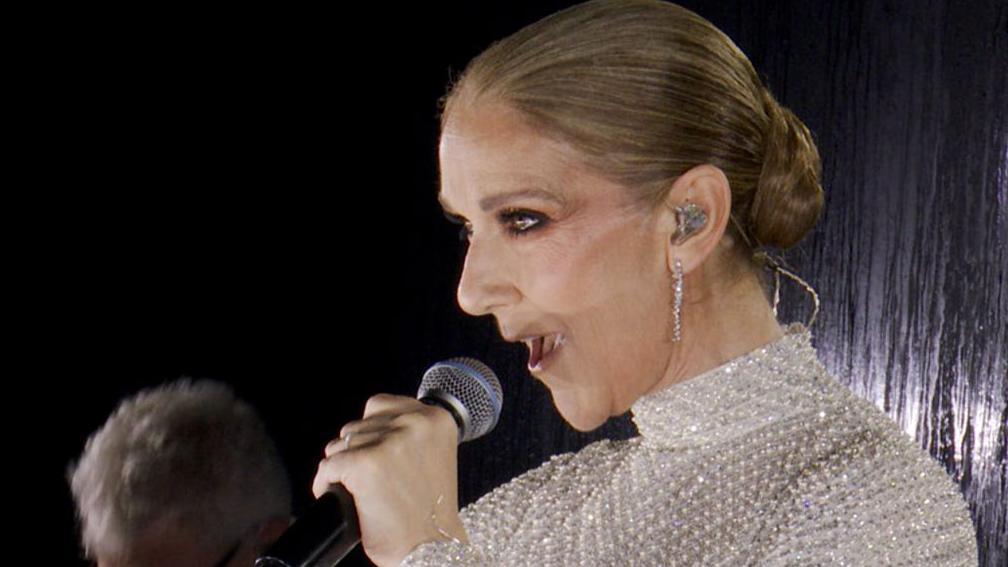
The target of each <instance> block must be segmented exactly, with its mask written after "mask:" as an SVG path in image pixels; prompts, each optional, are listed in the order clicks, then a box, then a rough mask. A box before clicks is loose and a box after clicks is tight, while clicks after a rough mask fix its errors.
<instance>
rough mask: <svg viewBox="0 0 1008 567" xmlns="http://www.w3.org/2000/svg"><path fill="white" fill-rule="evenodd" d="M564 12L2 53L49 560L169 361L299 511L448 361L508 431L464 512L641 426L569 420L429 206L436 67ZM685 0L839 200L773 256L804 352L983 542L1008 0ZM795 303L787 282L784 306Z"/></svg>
mask: <svg viewBox="0 0 1008 567" xmlns="http://www.w3.org/2000/svg"><path fill="white" fill-rule="evenodd" d="M425 4H427V3H425ZM571 4H573V2H545V1H537V2H531V1H529V2H503V1H499V2H441V3H436V4H434V3H431V4H430V5H424V6H423V7H404V6H399V5H396V6H375V7H369V8H361V7H351V8H346V7H340V8H338V9H332V8H330V9H328V10H326V11H325V12H312V11H295V10H293V9H284V10H277V9H273V10H262V11H256V10H253V9H250V8H248V7H242V8H241V9H235V10H234V11H226V12H225V11H217V12H213V13H211V12H207V11H205V10H198V11H197V10H188V9H186V10H183V9H178V8H175V9H162V10H161V11H159V10H156V9H152V8H143V9H140V10H134V11H122V10H118V9H117V10H112V9H108V11H107V12H96V11H95V8H92V7H89V8H88V9H87V10H86V11H79V12H67V11H61V12H59V13H56V12H54V13H45V14H34V15H32V17H31V18H30V20H29V21H28V23H29V24H30V29H31V30H33V31H34V32H35V33H33V34H31V35H32V40H30V41H29V42H26V44H25V49H24V50H25V51H31V52H32V53H33V54H35V55H36V56H40V57H39V59H38V64H30V65H23V66H22V65H21V62H20V60H19V63H18V64H17V66H18V67H19V70H20V71H22V72H23V73H24V75H23V76H24V80H23V81H20V82H18V83H17V85H16V89H17V91H18V92H19V93H23V94H24V96H25V99H26V102H27V103H30V104H26V105H25V106H24V107H21V108H18V109H17V112H16V115H17V117H18V118H19V119H20V120H23V121H24V126H25V128H24V130H23V131H21V133H20V134H19V137H18V139H17V142H18V143H17V144H16V145H17V149H16V150H15V153H14V154H13V157H14V159H15V160H17V159H19V158H23V161H22V163H21V164H19V165H20V166H21V167H23V168H24V169H23V170H22V171H23V172H24V173H26V174H27V175H26V177H24V178H23V180H22V182H21V183H19V184H18V185H19V188H23V190H21V191H17V194H18V197H17V198H16V199H17V200H16V201H14V204H15V205H16V206H13V207H11V208H10V209H8V211H7V212H6V213H5V215H4V216H5V217H8V220H10V221H11V222H17V221H22V222H24V221H27V222H24V229H23V230H19V231H17V232H16V233H15V234H14V235H13V236H12V239H11V240H10V241H9V243H8V244H9V245H10V246H11V248H12V255H11V257H12V258H13V260H14V261H16V262H23V263H24V264H23V266H24V270H23V271H20V272H18V273H23V274H26V275H27V278H25V281H26V283H27V285H26V287H27V290H26V291H28V292H29V293H27V294H25V295H24V296H23V297H24V299H21V296H19V298H18V301H16V302H15V303H16V305H14V308H15V309H16V310H18V311H19V312H23V314H25V315H27V317H26V318H25V319H24V321H25V322H24V324H20V326H19V330H20V331H21V332H20V333H19V341H18V342H17V343H14V344H13V349H14V350H18V351H20V352H18V353H15V354H22V355H27V356H26V358H27V360H28V361H29V364H28V366H27V371H23V372H21V373H20V375H19V376H18V378H19V379H20V380H21V381H24V382H27V383H28V389H27V390H25V391H27V392H29V394H28V400H27V401H25V402H24V403H23V404H21V403H20V402H18V401H17V399H18V398H15V402H14V403H15V404H17V405H23V406H27V407H28V408H31V407H33V406H34V405H36V404H43V405H45V407H46V408H47V409H46V414H48V412H49V411H53V412H54V414H55V415H58V416H59V417H58V420H55V422H56V423H58V424H59V425H58V426H57V427H56V428H55V430H54V433H46V435H45V438H46V441H45V443H44V447H45V453H46V456H45V459H44V460H43V461H42V462H43V469H44V471H43V477H44V484H45V486H46V488H45V489H44V492H43V493H42V494H43V496H42V497H41V498H42V500H43V502H42V504H43V508H44V509H50V510H52V511H53V512H52V514H48V515H47V516H46V520H45V522H44V525H48V524H49V522H53V525H54V526H55V527H56V533H57V534H58V535H57V537H58V540H59V541H58V544H57V545H56V550H55V551H54V553H55V554H56V558H57V560H56V562H57V563H60V564H82V563H80V562H79V561H77V559H76V558H77V557H78V555H79V552H78V550H77V547H76V533H75V531H74V520H73V510H72V503H71V500H70V496H69V491H68V489H67V488H66V482H65V479H64V478H63V475H64V471H65V468H66V466H67V464H68V463H69V462H70V461H71V460H72V459H74V458H75V457H76V456H77V455H78V454H79V452H80V450H81V448H82V447H83V443H84V441H85V439H86V438H87V436H88V434H89V433H90V432H92V431H93V430H94V429H96V428H97V427H99V426H100V425H101V424H102V423H103V421H104V419H105V418H106V417H107V415H108V413H109V412H110V411H111V410H112V409H113V408H114V407H115V405H116V403H117V402H118V401H119V400H120V399H121V398H122V397H124V396H127V395H130V394H132V393H134V392H136V391H137V390H138V389H140V388H142V387H145V386H149V385H153V384H156V383H159V382H162V381H165V380H170V379H173V378H177V377H179V376H181V375H188V376H195V377H207V378H215V379H219V380H224V381H227V382H229V383H231V384H232V385H233V386H234V387H235V389H236V390H237V392H238V393H239V395H240V396H242V397H244V398H246V399H248V400H249V401H251V402H252V403H253V404H254V405H255V406H256V407H257V408H258V409H259V410H260V412H261V413H262V414H263V416H264V417H265V419H266V420H267V422H268V423H269V425H270V427H271V429H272V431H273V433H274V435H275V436H276V438H277V440H278V442H279V444H280V446H281V450H282V452H283V453H284V456H285V458H286V460H287V463H288V465H289V468H290V472H291V475H292V477H293V481H294V486H295V505H296V509H297V510H298V511H300V510H303V509H304V507H305V506H306V505H307V504H308V503H309V502H310V500H311V494H310V483H311V478H312V476H313V474H314V469H315V466H316V464H317V461H318V458H319V456H320V453H321V450H322V447H323V445H324V444H325V442H326V441H327V440H328V439H330V438H331V437H333V436H335V435H336V434H337V432H338V430H339V428H340V426H341V425H342V424H343V423H345V422H346V421H349V420H352V419H356V418H358V417H359V415H360V413H361V411H362V409H363V404H364V401H365V400H366V399H367V397H368V396H369V395H370V394H372V393H376V392H381V391H386V392H392V393H399V394H413V393H414V392H415V389H416V385H417V383H418V381H419V377H420V375H421V374H422V373H423V371H424V370H425V369H426V368H427V367H428V366H429V365H430V364H432V363H433V362H436V361H437V360H440V359H443V358H447V357H450V356H457V355H466V356H474V357H477V358H480V359H481V360H484V361H485V362H487V363H488V364H489V365H490V366H491V367H492V368H494V369H495V370H496V371H497V373H498V375H499V376H500V377H501V380H502V383H503V386H504V389H505V393H506V396H505V397H506V403H505V408H504V414H503V416H502V420H501V423H500V425H499V426H498V429H497V430H496V431H495V432H494V433H492V434H491V435H490V436H488V437H486V438H484V439H481V440H478V441H475V442H473V443H470V444H467V445H464V446H463V447H462V448H461V449H460V451H461V452H460V490H461V499H462V503H463V504H465V503H468V502H471V501H473V500H475V499H476V498H478V497H479V496H480V495H482V494H483V493H485V492H487V491H488V490H489V489H491V488H493V487H494V486H496V485H498V484H500V483H503V482H505V481H506V480H508V479H510V478H511V477H513V476H515V475H516V474H519V473H521V472H523V471H525V470H527V469H529V468H532V467H534V466H536V465H538V464H539V463H541V462H542V461H544V460H545V459H547V458H548V457H549V456H550V455H552V454H556V453H559V452H563V451H569V450H575V449H577V448H578V447H581V446H583V445H584V444H586V443H587V442H589V441H591V440H594V439H597V438H600V437H626V436H630V435H634V434H635V431H634V429H633V426H632V424H630V423H629V421H628V420H627V419H626V417H625V416H624V417H622V418H617V419H614V420H612V421H611V422H610V423H609V424H607V425H606V426H604V427H603V428H601V429H599V430H597V431H595V432H592V433H591V434H579V433H577V432H575V431H574V430H572V429H571V428H569V427H568V426H566V424H565V423H564V422H563V421H562V419H561V418H560V417H559V416H558V415H557V414H556V412H555V410H554V409H553V407H552V403H551V401H550V399H549V396H548V394H547V392H546V391H545V389H544V388H543V387H541V386H540V385H539V383H538V382H535V381H534V380H532V379H531V378H530V377H529V376H528V374H527V372H526V371H525V370H524V367H525V361H526V355H525V350H524V347H522V346H519V345H510V344H506V343H504V342H503V341H501V340H500V338H499V337H498V336H497V333H496V329H495V326H494V323H493V320H492V318H489V317H483V318H479V319H473V318H471V317H468V316H466V315H465V314H464V313H463V312H462V311H461V310H460V309H459V307H458V305H457V304H456V303H455V284H456V282H457V278H458V274H459V270H460V267H461V258H462V256H461V254H462V253H463V252H464V250H463V248H461V246H460V243H459V241H458V239H457V236H456V234H457V230H458V227H455V226H454V225H449V224H448V223H447V222H445V221H444V220H443V217H442V216H441V214H440V210H439V207H438V205H437V203H436V200H435V192H436V177H435V176H436V167H435V166H436V146H437V122H436V114H435V113H436V106H435V103H436V100H437V98H438V97H439V96H440V95H441V94H443V92H444V89H445V86H446V84H447V81H448V77H449V72H453V73H458V72H459V71H461V70H462V68H463V67H464V65H465V63H466V62H467V61H468V60H469V59H470V58H472V57H473V56H475V55H476V54H477V53H479V52H480V51H481V50H482V49H483V48H485V47H486V46H487V45H488V44H489V43H490V42H491V41H493V40H495V39H499V38H502V37H504V36H505V35H507V34H509V33H511V32H514V31H517V30H518V29H519V28H520V27H521V26H523V25H525V24H528V23H531V22H533V21H535V20H537V19H539V18H541V17H543V16H545V15H547V14H549V13H552V12H554V11H556V10H557V9H559V8H561V7H565V6H568V5H571ZM682 4H683V5H684V6H686V7H689V8H691V9H693V10H695V11H697V12H698V13H700V14H701V15H703V16H705V17H707V18H708V19H710V20H711V21H712V22H714V23H715V25H717V26H718V27H720V28H721V29H722V30H723V31H725V32H726V33H727V34H728V35H729V36H730V37H732V38H733V39H734V40H735V42H736V43H737V44H738V45H739V46H740V47H741V48H742V49H743V51H745V52H746V53H747V54H748V55H749V57H750V59H751V60H752V61H753V63H754V65H755V66H756V69H757V70H758V71H759V72H760V74H761V75H762V76H763V77H764V78H765V80H766V82H767V84H768V85H769V86H770V88H771V90H772V91H773V92H774V93H775V95H776V96H777V98H778V99H779V100H780V101H781V102H782V103H783V104H785V105H787V106H788V107H789V108H791V109H792V110H794V111H795V113H796V114H797V115H798V116H799V117H801V118H802V119H803V120H805V122H806V123H807V124H808V126H809V127H810V129H811V130H812V131H813V132H814V134H815V135H816V139H817V141H818V143H819V148H820V152H821V154H822V157H823V166H824V174H823V185H824V187H825V189H826V196H827V197H826V211H825V214H824V217H823V220H822V222H821V223H820V225H819V226H818V227H817V228H816V229H815V231H814V232H813V234H812V235H810V237H809V238H808V239H807V240H806V241H804V242H803V243H802V244H801V245H800V246H799V247H798V249H796V250H794V251H792V252H791V253H789V254H788V255H787V256H786V258H787V259H788V261H789V263H790V264H791V266H792V267H793V268H794V269H795V270H796V271H797V273H798V274H799V275H801V276H802V277H803V278H804V279H806V280H807V281H809V283H811V284H812V285H813V286H814V287H815V288H816V289H817V290H818V292H819V294H820V298H821V300H822V306H821V310H820V312H819V315H818V319H817V321H816V323H815V325H814V326H813V328H812V331H813V335H814V337H815V338H814V344H816V346H817V348H818V349H819V351H820V357H821V358H822V360H823V362H824V363H825V364H826V366H827V367H828V368H829V369H830V370H831V372H833V373H834V375H835V376H836V377H837V379H838V380H840V381H841V382H843V383H845V384H847V385H849V386H850V387H851V388H852V389H853V390H854V391H855V392H857V393H858V394H859V395H861V396H863V397H866V398H868V399H871V400H873V401H874V402H875V403H876V405H877V406H878V407H880V408H881V409H883V410H884V411H886V412H887V413H888V414H889V415H890V416H891V417H893V419H894V420H896V421H897V422H898V423H900V425H901V426H902V427H903V428H904V430H905V431H907V434H908V435H913V436H914V437H915V438H916V439H918V440H919V441H920V444H921V446H922V447H923V448H924V449H925V450H927V451H929V452H930V453H931V454H932V455H933V456H934V457H935V458H936V459H939V460H941V461H942V462H943V463H944V464H945V465H946V469H947V470H948V472H949V474H950V476H952V477H953V478H954V479H955V480H956V481H957V482H959V483H960V485H961V487H962V490H963V492H964V494H965V495H966V498H967V500H968V501H969V502H970V505H971V508H972V510H973V513H974V520H975V523H976V524H977V526H978V538H979V542H980V545H981V563H982V564H989V565H995V564H998V562H999V561H1003V560H1004V558H1005V557H1006V555H1005V554H1006V543H1005V541H1006V533H1008V528H1006V522H1008V520H1006V502H1008V497H1006V486H1008V485H1006V482H1008V481H1006V472H1005V467H1006V463H1008V458H1006V452H1005V446H1006V431H1005V425H1004V421H1005V416H1006V413H1005V411H1006V410H1005V407H1006V404H1005V400H1006V393H1005V389H1006V370H1005V364H1006V356H1005V353H1004V348H1003V347H1004V344H1006V341H1008V331H1006V324H1008V315H1006V312H1008V293H1006V280H1005V278H1006V272H1008V270H1006V265H1008V255H1006V251H1005V243H1006V242H1008V141H1006V140H1008V128H1006V119H1005V109H1006V108H1008V100H1006V98H1008V97H1006V95H1005V92H1006V90H1008V79H1006V67H1008V63H1006V61H1008V31H1006V19H1008V9H1006V7H1005V5H1004V3H1003V2H999V1H995V0H974V1H971V2H938V1H912V2H911V1H909V0H905V1H899V2H884V1H867V2H848V1H836V0H832V1H828V2H827V1H824V2H814V3H806V2H773V1H769V0H758V1H755V2H743V1H728V2H710V1H699V0H698V1H690V2H683V3H682ZM18 53H20V51H18ZM22 199H23V201H21V200H22ZM20 269H21V268H18V270H20ZM785 281H787V280H785ZM810 314H811V306H810V303H809V301H808V299H807V296H804V295H803V294H802V293H801V292H800V289H799V288H797V287H796V286H793V285H792V284H785V285H784V288H783V291H782V306H781V315H780V320H781V321H782V322H789V321H793V320H803V321H806V320H807V319H808V317H809V316H810ZM687 332H688V331H687ZM53 406H55V407H53ZM49 408H51V410H50V409H49ZM22 409H24V408H22ZM44 421H45V422H48V421H49V420H44ZM64 424H65V425H64ZM24 427H26V428H27V430H29V431H51V428H50V427H49V426H48V425H41V424H37V422H26V424H25V425H24ZM53 440H54V441H55V445H56V447H55V448H53V447H52V445H53ZM50 481H51V483H50ZM36 502H37V499H36ZM35 505H36V506H37V503H36V504H35ZM53 515H55V520H53V519H52V518H53ZM353 559H355V560H358V561H363V554H361V553H359V551H358V553H357V554H356V555H355V556H354V557H353Z"/></svg>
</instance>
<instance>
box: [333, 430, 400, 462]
mask: <svg viewBox="0 0 1008 567" xmlns="http://www.w3.org/2000/svg"><path fill="white" fill-rule="evenodd" d="M394 429H395V428H393V427H388V426H382V427H376V428H374V429H370V430H364V429H360V430H350V431H347V432H346V433H344V434H342V436H341V437H339V438H337V439H333V440H332V441H330V442H329V443H327V444H326V446H325V456H326V458H328V457H330V456H332V455H333V454H334V453H340V452H343V451H349V450H350V449H356V448H361V447H367V446H370V445H373V444H374V443H377V442H379V441H380V440H381V438H382V437H384V436H385V435H388V434H389V433H391V432H392V431H394Z"/></svg>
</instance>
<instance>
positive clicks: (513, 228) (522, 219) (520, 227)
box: [445, 209, 546, 242]
mask: <svg viewBox="0 0 1008 567" xmlns="http://www.w3.org/2000/svg"><path fill="white" fill-rule="evenodd" d="M445 218H447V219H448V220H449V221H450V222H451V223H453V224H460V225H462V228H460V229H459V232H458V239H459V241H461V242H467V241H468V240H469V238H470V237H472V229H471V228H470V227H469V223H468V221H466V220H464V219H463V218H462V217H459V216H456V215H451V214H448V213H445ZM498 219H499V221H500V223H501V225H502V226H503V227H504V229H505V230H506V231H507V233H508V234H510V235H511V236H514V237H518V236H524V235H526V234H528V233H530V232H533V231H535V230H538V229H539V228H541V227H542V225H543V224H544V223H545V222H546V219H545V218H544V217H542V216H541V215H538V214H535V213H530V212H527V211H522V210H518V209H507V210H504V211H501V213H500V214H499V215H498Z"/></svg>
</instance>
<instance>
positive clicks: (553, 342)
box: [526, 333, 564, 372]
mask: <svg viewBox="0 0 1008 567" xmlns="http://www.w3.org/2000/svg"><path fill="white" fill-rule="evenodd" d="M526 344H527V345H528V347H529V360H528V369H529V372H540V371H542V370H545V369H546V367H547V366H548V365H549V364H550V363H551V362H552V361H553V360H555V359H556V353H557V352H558V351H559V350H560V347H562V346H563V344H564V336H563V335H561V334H559V333H556V334H552V335H546V336H545V337H536V338H534V339H530V340H528V341H526Z"/></svg>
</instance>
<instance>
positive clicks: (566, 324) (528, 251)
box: [439, 105, 672, 431]
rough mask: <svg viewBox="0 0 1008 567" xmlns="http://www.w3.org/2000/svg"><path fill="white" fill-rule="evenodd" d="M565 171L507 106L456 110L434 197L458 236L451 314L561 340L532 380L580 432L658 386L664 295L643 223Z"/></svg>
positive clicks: (609, 189)
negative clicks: (463, 237)
mask: <svg viewBox="0 0 1008 567" xmlns="http://www.w3.org/2000/svg"><path fill="white" fill-rule="evenodd" d="M575 158H576V154H575V153H574V151H573V150H572V149H571V148H570V147H569V146H567V145H566V144H563V143H561V142H558V141H555V140H552V139H548V138H545V137H542V136H540V135H538V134H537V133H536V132H534V131H533V130H531V129H530V128H529V127H528V126H526V125H525V124H524V123H523V122H522V121H521V120H520V116H519V115H518V114H517V113H516V112H515V111H513V110H511V109H510V108H508V107H505V106H500V105H494V106H482V107H479V108H476V109H472V110H463V111H459V112H457V113H456V114H455V115H453V116H452V117H451V120H450V121H449V123H448V125H447V126H446V128H445V131H444V133H443V134H442V137H441V142H440V149H439V163H440V170H441V193H440V196H439V198H440V200H441V202H442V205H443V206H444V207H445V209H446V211H447V212H448V213H449V214H450V215H454V216H456V217H461V218H460V219H459V220H460V222H464V223H465V226H466V229H468V232H469V244H468V250H467V253H466V257H465V265H464V268H463V271H462V276H461V279H460V281H459V286H458V302H459V305H460V306H461V307H462V309H463V310H464V311H466V312H467V313H469V314H471V315H486V314H492V315H493V316H494V317H495V318H496V319H497V324H498V326H499V328H500V332H501V335H502V336H503V337H504V338H505V339H506V340H509V341H517V340H519V339H522V338H525V337H526V336H529V335H554V334H560V335H562V336H563V343H562V344H561V346H560V347H559V348H557V349H555V350H554V351H553V352H552V353H550V355H549V357H548V358H547V359H546V360H545V361H544V363H543V364H542V368H541V369H530V373H531V374H532V375H533V376H534V377H535V378H537V379H538V380H540V381H542V382H543V383H544V384H545V385H546V387H547V388H549V390H550V392H551V394H552V396H553V401H554V403H555V404H556V407H557V409H558V411H559V412H560V413H561V415H563V417H564V419H566V420H567V422H568V423H570V424H571V425H572V426H573V427H575V428H576V429H579V430H581V431H588V430H591V429H594V428H596V427H598V426H599V425H601V424H602V423H604V422H605V421H606V420H607V419H608V418H609V417H610V416H612V415H619V414H622V413H623V412H625V411H626V410H627V409H629V407H630V406H631V405H632V404H633V402H634V401H636V400H637V398H639V397H640V396H641V395H643V394H645V393H647V392H648V391H649V390H650V389H651V388H652V387H653V386H655V384H657V383H658V382H659V381H661V380H662V378H663V377H664V375H665V374H666V371H667V369H668V368H667V367H668V363H669V359H670V353H671V345H672V343H671V342H670V341H669V335H668V328H669V319H670V318H671V307H670V298H671V296H672V290H671V286H672V284H671V277H670V274H669V273H668V269H667V268H666V266H668V262H667V258H666V241H665V236H664V235H663V234H661V231H659V230H658V229H657V228H656V226H657V225H656V223H655V220H654V218H653V216H652V215H649V214H648V213H646V212H641V211H639V210H635V209H634V208H632V206H631V204H630V202H629V200H628V199H627V197H626V189H625V188H623V187H622V186H619V185H616V184H614V183H612V182H609V181H607V180H604V179H602V178H600V177H597V176H595V175H593V174H591V173H589V172H588V170H587V169H586V168H585V167H584V166H583V165H579V164H578V163H577V161H576V159H575ZM526 190H530V191H533V190H534V191H535V192H536V193H535V194H533V193H531V192H529V193H526V194H520V193H519V192H522V191H526ZM523 342H526V344H528V341H523ZM531 356H532V355H531V353H530V360H531Z"/></svg>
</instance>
